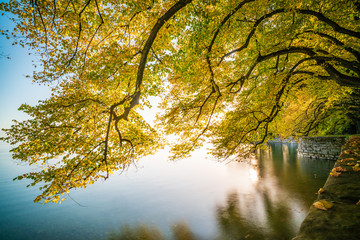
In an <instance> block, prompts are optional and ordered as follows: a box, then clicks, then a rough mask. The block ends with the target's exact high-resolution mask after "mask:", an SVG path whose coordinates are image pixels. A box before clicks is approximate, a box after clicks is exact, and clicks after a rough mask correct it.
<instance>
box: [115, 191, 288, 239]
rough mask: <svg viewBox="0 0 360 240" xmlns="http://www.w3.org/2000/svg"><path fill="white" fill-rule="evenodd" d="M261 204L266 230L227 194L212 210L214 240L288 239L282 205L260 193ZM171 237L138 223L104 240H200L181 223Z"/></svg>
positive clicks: (284, 209) (234, 196)
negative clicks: (214, 225)
mask: <svg viewBox="0 0 360 240" xmlns="http://www.w3.org/2000/svg"><path fill="white" fill-rule="evenodd" d="M263 200H264V204H265V206H266V214H267V216H266V222H267V223H268V224H269V228H270V230H269V228H264V227H261V226H258V225H257V224H256V222H251V221H249V220H248V219H247V216H246V213H243V212H242V210H241V208H240V207H239V206H240V203H239V197H238V194H237V193H232V194H229V195H228V198H227V202H226V204H225V206H218V207H217V209H216V220H217V226H218V228H219V229H218V233H219V234H218V236H215V237H214V238H213V239H214V240H232V239H234V240H241V239H251V240H263V239H269V240H270V239H277V240H281V239H291V238H292V237H293V236H294V232H293V231H292V230H291V226H290V224H289V222H287V221H286V220H287V219H288V217H289V215H290V213H289V209H288V208H287V207H286V206H285V205H282V204H280V205H278V206H276V207H274V204H272V203H271V202H270V200H269V198H268V196H267V195H266V194H264V198H263ZM171 230H172V231H171V232H172V237H166V236H165V234H163V233H162V232H161V231H160V229H159V228H157V227H156V226H150V225H145V224H140V225H137V226H133V227H131V226H124V227H123V228H122V229H121V230H120V231H117V232H116V231H114V232H111V233H110V234H109V236H108V240H167V239H173V240H204V238H201V237H198V236H196V234H194V233H193V232H192V230H191V228H190V227H189V226H188V225H187V224H186V223H185V222H179V223H176V224H174V225H173V227H172V229H171Z"/></svg>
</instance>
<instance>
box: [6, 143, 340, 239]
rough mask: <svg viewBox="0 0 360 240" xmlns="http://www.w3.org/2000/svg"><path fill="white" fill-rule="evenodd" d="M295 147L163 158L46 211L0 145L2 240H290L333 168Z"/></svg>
mask: <svg viewBox="0 0 360 240" xmlns="http://www.w3.org/2000/svg"><path fill="white" fill-rule="evenodd" d="M296 148H297V145H296V144H280V143H276V144H271V145H270V148H269V150H263V151H261V154H260V155H259V156H258V157H257V158H256V159H252V160H251V161H250V162H240V163H230V164H224V163H219V162H216V161H214V160H212V159H211V158H210V157H209V156H208V157H206V155H205V154H204V153H202V152H201V151H199V152H196V153H194V154H193V156H192V157H191V158H188V159H184V160H180V161H176V162H170V161H168V160H167V155H166V154H167V153H166V151H163V152H160V153H158V154H157V155H155V156H151V157H148V158H145V159H143V160H142V161H140V162H139V163H138V166H137V167H133V168H131V169H129V170H128V171H127V172H126V173H123V174H121V175H119V174H114V175H113V176H112V177H111V178H110V179H109V180H107V181H106V182H98V183H96V184H94V185H92V186H89V187H88V188H86V189H81V190H76V191H73V192H71V193H70V195H69V196H67V200H66V201H65V202H63V203H62V204H45V205H43V204H34V203H33V201H32V200H33V199H34V198H35V197H36V196H37V194H38V193H39V192H38V190H37V189H36V188H26V185H27V184H28V182H26V180H25V181H24V180H22V181H12V178H14V177H15V176H17V175H19V174H22V173H24V172H26V171H28V170H31V167H28V166H18V165H17V164H16V163H15V162H14V161H13V160H11V155H10V154H9V153H8V151H9V146H8V145H6V144H4V143H0V239H3V240H6V239H11V240H13V239H14V240H15V239H22V240H27V239H36V240H42V239H46V240H48V239H54V240H56V239H69V240H71V239H77V240H78V239H108V238H109V237H111V236H114V235H119V234H120V232H121V230H122V229H124V228H123V227H124V226H127V227H128V229H135V230H134V231H138V230H139V229H140V228H139V226H142V228H143V229H145V230H146V231H149V232H150V234H153V233H151V231H153V232H161V234H163V235H164V236H165V237H166V238H169V239H171V238H172V236H173V235H172V234H173V232H174V230H173V229H176V228H177V227H179V226H181V229H182V231H183V230H184V229H185V230H186V231H188V232H191V233H192V234H193V235H194V236H196V239H291V238H292V237H293V236H294V235H295V234H296V232H297V230H298V228H299V225H300V223H301V222H302V220H303V218H304V217H305V215H306V213H307V210H308V208H309V206H310V205H311V203H312V202H313V201H314V199H315V198H316V194H315V193H316V192H317V190H318V188H320V187H321V186H322V185H323V184H324V183H325V180H326V178H327V176H328V173H329V171H330V169H331V168H332V166H333V164H334V162H329V161H320V160H306V159H299V158H298V157H297V156H296ZM144 226H146V227H144ZM175 232H176V231H175ZM153 235H154V234H153Z"/></svg>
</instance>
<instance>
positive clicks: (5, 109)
mask: <svg viewBox="0 0 360 240" xmlns="http://www.w3.org/2000/svg"><path fill="white" fill-rule="evenodd" d="M13 27H14V24H13V23H12V22H11V21H10V20H9V19H8V17H7V16H6V15H1V14H0V29H2V30H5V29H9V30H11V29H13ZM12 42H13V41H12V39H6V37H4V36H2V35H0V55H5V56H0V129H3V128H9V127H10V126H11V124H12V120H13V119H16V120H18V121H20V120H24V119H27V115H26V114H25V113H23V112H20V111H18V110H17V109H18V108H19V107H20V105H21V104H23V103H27V104H30V105H36V103H37V102H38V101H39V100H43V99H46V98H47V97H48V96H50V89H49V87H46V86H43V85H39V84H35V83H33V82H32V80H31V78H26V77H25V76H26V75H30V76H31V75H32V72H33V70H34V69H35V68H34V67H33V63H34V62H33V61H37V59H36V57H35V55H29V50H28V49H27V48H23V47H21V46H19V45H12ZM7 57H10V59H8V58H7ZM151 101H152V104H153V106H155V107H153V108H151V109H145V110H144V111H141V114H142V115H143V117H144V118H145V120H147V122H149V123H150V124H151V125H153V121H154V119H155V115H156V112H157V111H158V108H157V107H156V105H157V104H158V103H159V99H156V98H153V99H151ZM1 136H4V132H2V131H0V137H1Z"/></svg>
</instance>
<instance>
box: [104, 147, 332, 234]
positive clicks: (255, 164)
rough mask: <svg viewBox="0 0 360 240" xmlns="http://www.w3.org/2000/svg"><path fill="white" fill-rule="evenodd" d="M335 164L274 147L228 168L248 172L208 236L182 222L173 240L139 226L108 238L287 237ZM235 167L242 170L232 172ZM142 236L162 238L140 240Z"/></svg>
mask: <svg viewBox="0 0 360 240" xmlns="http://www.w3.org/2000/svg"><path fill="white" fill-rule="evenodd" d="M333 164H334V163H333V162H331V161H323V160H306V159H298V158H297V152H296V145H295V144H280V143H272V144H270V145H269V148H268V149H266V150H261V151H259V152H258V156H257V157H256V158H253V159H250V160H249V162H248V163H247V164H246V166H244V164H240V165H238V164H235V163H234V164H229V167H230V168H233V170H232V171H234V172H236V173H237V174H245V173H247V177H246V178H244V176H243V177H242V178H233V179H234V180H236V181H238V180H242V181H244V182H240V183H239V185H238V186H239V187H240V188H238V189H233V190H232V191H229V192H228V194H227V197H226V201H224V202H223V203H220V204H217V205H216V207H215V208H214V210H213V211H214V215H215V221H216V228H217V229H216V230H215V232H216V234H214V235H213V236H212V237H211V238H209V237H206V238H204V237H202V235H201V234H194V232H196V227H194V226H193V225H191V224H190V225H187V224H185V223H180V224H174V226H177V227H173V228H172V234H171V236H169V235H166V234H163V233H161V231H160V230H159V229H158V228H156V227H150V226H144V225H141V226H138V227H133V228H129V227H127V228H125V229H123V231H122V232H121V234H120V233H118V235H116V236H117V238H111V237H109V239H111V240H117V239H129V240H132V239H150V240H152V239H176V240H177V239H179V240H181V239H182V240H195V239H196V240H199V239H214V240H231V239H236V240H238V239H239V240H240V239H253V240H262V239H271V240H272V239H277V240H282V239H284V240H286V239H291V238H293V237H294V236H295V235H296V233H297V231H298V227H299V225H300V223H301V221H302V220H303V218H304V217H305V215H306V212H307V209H308V208H309V206H310V205H311V203H312V202H313V200H314V199H315V197H316V195H315V193H316V191H317V189H318V188H319V187H320V186H322V185H323V184H324V182H325V180H326V178H327V176H328V172H329V170H330V169H331V167H332V166H333ZM239 167H241V171H237V170H236V169H237V168H239ZM249 185H250V186H249ZM194 214H196V213H195V212H194ZM211 231H214V229H212V230H211ZM144 232H147V235H149V236H151V235H153V236H161V238H143V236H145V235H144ZM147 235H146V236H147ZM113 236H115V235H112V237H113ZM166 237H167V238H166Z"/></svg>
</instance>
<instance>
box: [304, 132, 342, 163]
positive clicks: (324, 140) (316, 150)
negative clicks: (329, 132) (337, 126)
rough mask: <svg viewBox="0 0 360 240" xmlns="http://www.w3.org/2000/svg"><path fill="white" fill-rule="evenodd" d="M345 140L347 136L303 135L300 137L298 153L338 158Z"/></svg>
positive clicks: (307, 156)
mask: <svg viewBox="0 0 360 240" xmlns="http://www.w3.org/2000/svg"><path fill="white" fill-rule="evenodd" d="M345 142H346V141H345V137H302V138H300V139H299V147H298V155H299V156H301V157H304V158H317V159H329V160H336V159H337V158H338V156H339V154H340V152H341V147H342V146H343V145H344V144H345Z"/></svg>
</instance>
